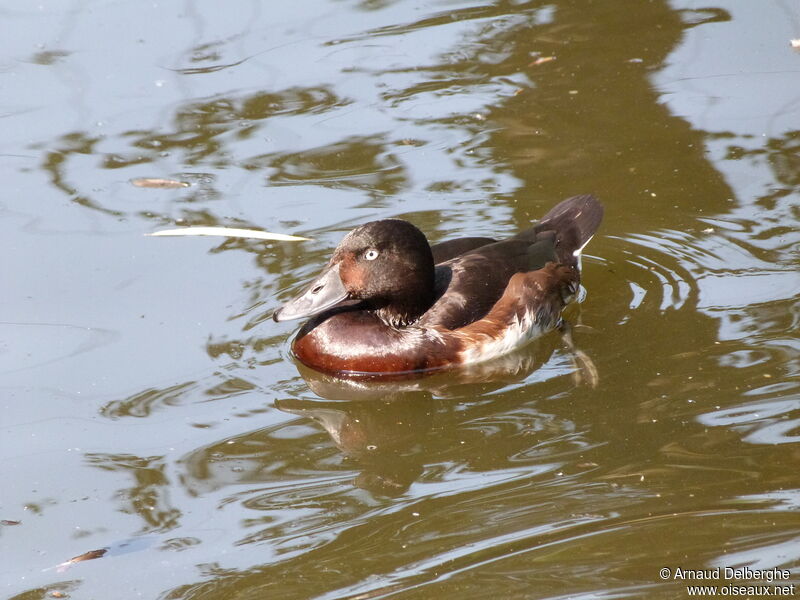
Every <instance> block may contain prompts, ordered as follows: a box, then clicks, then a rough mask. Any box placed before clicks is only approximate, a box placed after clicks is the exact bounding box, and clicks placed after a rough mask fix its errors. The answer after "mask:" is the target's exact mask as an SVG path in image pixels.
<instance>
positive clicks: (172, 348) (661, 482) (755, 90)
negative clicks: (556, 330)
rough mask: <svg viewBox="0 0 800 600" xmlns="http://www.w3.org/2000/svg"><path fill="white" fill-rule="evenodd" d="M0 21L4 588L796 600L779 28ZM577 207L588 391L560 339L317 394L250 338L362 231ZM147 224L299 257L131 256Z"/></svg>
mask: <svg viewBox="0 0 800 600" xmlns="http://www.w3.org/2000/svg"><path fill="white" fill-rule="evenodd" d="M0 11H1V12H2V19H3V22H4V23H5V24H6V27H5V28H4V34H3V36H2V41H0V48H2V52H1V53H0V85H1V86H2V89H3V90H4V93H3V94H2V95H1V96H2V100H0V115H1V116H2V124H3V136H2V141H0V155H2V160H0V170H2V176H3V181H4V183H5V185H4V193H3V194H2V195H0V228H2V238H3V240H4V241H3V244H2V248H3V249H4V252H3V254H4V257H5V260H3V261H2V267H0V273H1V277H2V282H3V289H4V290H5V293H4V294H3V296H2V307H3V311H2V317H0V318H1V319H2V322H0V386H1V388H2V392H3V393H2V401H0V410H2V414H3V417H2V420H0V431H1V433H0V465H2V466H0V469H2V474H3V486H2V488H0V489H1V490H2V491H0V519H3V520H4V524H3V525H0V554H1V555H2V566H1V567H0V589H2V592H3V595H4V596H5V597H9V598H14V599H25V600H28V599H32V598H49V597H55V596H54V595H53V594H54V593H57V594H64V595H65V596H69V597H75V598H93V597H109V596H115V597H118V596H120V595H121V596H124V597H137V596H139V597H144V598H164V599H167V598H169V599H173V598H174V599H177V598H182V599H183V598H185V599H199V598H207V599H211V598H226V599H228V598H238V597H242V598H244V597H247V598H250V597H275V598H298V599H300V598H303V599H305V598H317V599H333V598H386V597H392V598H409V599H410V598H420V599H423V598H425V599H427V598H432V597H436V598H454V599H455V598H458V599H459V600H461V599H464V598H485V597H486V595H487V594H492V595H494V596H497V597H501V598H561V597H571V598H622V597H625V598H629V597H643V598H653V597H656V598H684V597H687V596H688V592H687V590H686V586H687V585H693V584H702V583H705V582H704V581H702V580H698V579H697V578H694V579H692V578H689V579H688V580H686V579H680V578H677V579H676V577H675V573H676V569H677V568H683V569H712V570H713V569H715V568H717V567H720V568H724V567H745V566H746V567H748V568H751V569H786V570H788V572H789V573H788V580H776V581H774V582H772V583H770V585H784V584H786V585H789V584H792V583H794V584H798V583H800V564H799V561H800V519H798V508H799V507H800V476H798V472H800V470H798V464H799V463H800V444H798V442H799V441H800V392H798V387H800V385H799V384H798V381H800V378H798V374H799V373H800V343H798V336H797V330H798V322H799V321H800V311H799V310H798V303H797V295H798V290H800V269H798V267H799V266H800V258H799V257H798V250H797V249H798V241H800V233H798V232H799V231H800V228H798V222H800V179H798V176H797V173H798V167H799V166H800V163H798V150H799V149H800V134H799V133H798V126H797V123H798V122H799V121H798V117H799V116H800V115H799V114H798V113H800V100H798V94H797V85H796V79H797V72H798V68H799V67H798V64H800V63H798V61H800V54H798V53H797V52H796V51H793V50H792V49H791V47H790V44H789V40H790V39H792V38H800V10H798V7H797V6H796V4H794V3H791V2H777V1H776V2H772V3H753V2H745V1H744V0H737V1H733V0H729V1H726V2H721V3H717V4H716V5H714V6H707V5H697V4H696V3H693V2H689V1H688V0H680V1H679V0H675V1H674V2H672V3H666V2H641V3H637V4H636V5H635V8H633V7H623V6H622V5H621V4H619V3H608V2H607V3H582V2H570V1H561V0H559V1H557V2H555V3H552V4H543V3H535V2H533V3H531V2H524V1H522V2H500V3H494V4H487V3H483V4H482V3H480V2H436V3H426V2H418V1H408V2H395V3H392V2H386V1H383V2H381V1H370V0H365V1H362V2H344V3H343V2H331V1H330V0H314V1H313V2H306V3H303V4H302V5H300V4H298V5H292V4H285V3H284V4H280V3H269V4H268V3H263V2H255V1H251V2H241V3H236V4H235V6H234V8H231V7H229V6H225V7H223V5H222V4H219V3H213V2H193V3H185V4H169V3H146V4H143V3H141V2H131V1H124V0H123V1H121V2H100V1H95V2H92V1H83V2H73V3H69V4H67V3H62V2H42V3H35V4H30V3H24V2H14V1H12V2H6V3H5V5H4V6H3V7H2V8H0ZM138 177H165V178H172V179H177V180H181V181H186V182H189V183H191V186H190V187H187V188H180V189H147V188H138V187H135V186H134V185H132V184H131V183H130V181H131V180H132V179H134V178H138ZM585 192H594V193H597V194H598V195H599V196H600V197H601V199H602V201H603V202H604V204H605V206H606V217H605V221H604V223H603V225H602V226H601V230H600V232H599V234H598V236H596V238H595V239H594V240H593V241H592V242H591V244H590V245H589V246H588V247H587V250H586V257H585V259H584V285H585V287H586V297H585V300H584V302H583V303H582V304H581V305H580V307H573V308H571V309H570V311H569V313H568V316H569V318H570V319H571V320H572V321H576V322H580V323H582V324H583V325H585V326H586V327H584V328H582V329H580V330H579V331H578V333H576V341H577V343H578V345H579V347H580V349H581V350H582V351H583V352H585V353H586V354H588V355H589V356H591V357H592V359H593V361H594V363H595V364H596V366H597V369H598V372H599V377H600V381H599V385H598V387H597V388H596V389H592V388H591V387H589V386H587V385H576V383H575V381H574V379H573V371H574V369H573V365H572V363H571V360H570V358H569V355H568V353H567V352H566V351H565V350H564V348H563V347H562V346H561V344H560V342H559V340H558V338H557V336H546V337H545V338H543V339H541V340H539V341H538V342H536V343H534V344H532V345H531V346H530V347H528V348H526V349H524V350H523V351H521V352H519V353H517V354H515V355H513V356H511V357H509V358H507V359H506V360H504V361H500V362H499V363H494V364H492V365H487V366H484V367H481V368H480V369H478V370H474V371H471V372H469V373H462V374H460V376H459V377H453V376H439V377H434V378H431V379H426V380H423V381H421V382H414V383H413V384H411V383H409V384H407V385H391V386H390V385H384V386H371V387H369V386H360V387H355V386H352V385H350V386H348V385H344V384H341V383H339V382H336V381H333V380H330V379H329V378H320V377H318V376H314V374H313V373H309V372H307V371H305V370H299V369H298V367H297V366H296V365H295V364H294V363H293V362H292V361H291V358H290V357H289V353H288V349H289V341H290V339H291V336H292V334H293V333H294V331H295V329H296V324H294V323H280V324H276V323H273V322H272V321H270V320H269V316H270V314H271V311H272V310H273V309H274V308H275V307H277V306H278V305H280V304H281V303H282V302H283V301H285V300H286V299H288V298H289V297H291V296H292V294H293V293H295V292H296V291H297V290H299V289H301V287H302V286H303V285H304V283H306V282H307V281H308V280H309V279H310V278H311V277H313V276H314V274H315V273H317V272H318V271H319V269H320V268H321V266H322V265H323V264H324V262H325V261H326V260H327V257H328V255H329V253H330V251H331V249H332V248H333V247H334V246H335V245H336V243H338V241H339V239H341V237H342V236H343V235H344V233H345V232H347V231H348V230H349V229H351V228H352V227H353V226H355V225H356V224H359V223H362V222H364V221H366V220H371V219H374V218H381V217H403V218H408V219H410V220H412V221H413V222H414V223H416V224H417V225H419V226H420V227H421V228H422V229H423V231H425V232H426V233H427V234H428V235H429V237H430V238H431V239H432V240H433V241H440V240H444V239H448V238H450V237H454V236H457V235H489V236H500V235H506V234H512V233H513V232H515V231H517V230H518V229H520V228H522V227H525V226H526V225H527V224H528V223H529V222H530V220H531V219H535V218H536V217H538V216H541V215H542V214H544V212H546V210H547V209H548V208H549V207H550V206H552V205H553V204H554V203H555V202H557V201H558V200H560V199H562V198H564V197H567V196H570V195H574V194H578V193H585ZM176 224H178V225H189V224H191V225H222V226H234V227H257V228H263V229H266V230H270V231H278V232H282V233H293V234H298V235H303V236H307V237H310V238H313V241H311V242H302V243H296V244H289V243H266V242H258V241H252V240H250V241H247V240H245V241H241V240H232V241H221V240H219V239H213V238H175V239H160V238H149V237H145V236H144V235H143V234H145V233H149V232H152V231H154V230H157V229H161V228H164V227H171V226H175V225H176ZM100 550H105V552H97V553H95V554H96V555H100V556H99V557H97V558H90V559H88V560H82V561H79V562H75V563H74V564H71V565H66V566H61V567H59V566H58V565H61V564H62V563H64V562H65V561H68V560H69V559H71V558H73V557H81V556H84V555H87V553H91V552H92V551H100ZM662 568H668V569H670V573H669V574H668V576H667V578H666V579H662V577H661V575H660V569H662ZM780 573H783V571H780ZM709 583H711V584H716V585H719V586H720V587H721V586H722V585H724V584H736V585H756V584H757V583H758V578H756V577H751V576H749V575H747V574H745V575H744V576H743V577H737V578H733V579H728V580H724V579H722V580H719V581H710V582H709ZM792 593H793V594H794V595H797V592H792ZM57 594H56V595H57ZM729 595H730V594H729ZM753 595H756V594H754V593H751V596H753Z"/></svg>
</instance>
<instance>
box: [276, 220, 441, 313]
mask: <svg viewBox="0 0 800 600" xmlns="http://www.w3.org/2000/svg"><path fill="white" fill-rule="evenodd" d="M433 301H434V264H433V255H432V254H431V248H430V245H429V244H428V240H427V239H426V238H425V235H424V234H423V233H422V232H421V231H420V230H419V229H417V228H416V227H415V226H414V225H412V224H411V223H409V222H408V221H403V220H400V219H384V220H381V221H372V222H370V223H366V224H364V225H361V226H360V227H357V228H356V229H354V230H353V231H351V232H350V233H348V234H347V235H346V236H345V238H344V239H343V240H342V242H341V243H340V244H339V246H338V247H337V248H336V250H335V251H334V253H333V256H332V257H331V259H330V261H329V262H328V265H327V266H326V267H325V269H324V270H323V271H322V273H320V275H319V276H318V277H317V278H316V279H315V280H314V281H313V282H312V283H311V285H310V286H309V287H308V289H307V290H306V291H305V292H303V293H302V294H301V295H299V296H297V297H296V298H294V299H293V300H290V301H289V302H287V303H286V304H285V305H284V306H283V307H281V308H280V309H278V310H277V311H275V314H274V315H273V318H274V319H275V320H276V321H288V320H290V319H301V318H305V317H313V316H315V315H318V314H320V313H322V312H325V311H327V310H330V309H333V308H337V307H340V306H343V305H345V304H347V303H350V304H355V303H358V306H359V308H360V309H363V310H372V311H375V312H376V314H378V315H379V316H380V317H381V319H383V321H385V322H386V323H388V324H390V325H393V326H399V327H402V326H405V325H408V324H409V323H412V322H414V321H415V320H417V319H418V318H419V317H420V316H421V315H422V314H423V313H424V312H425V311H426V310H428V308H430V306H431V305H432V304H433Z"/></svg>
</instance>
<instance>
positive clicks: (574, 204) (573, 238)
mask: <svg viewBox="0 0 800 600" xmlns="http://www.w3.org/2000/svg"><path fill="white" fill-rule="evenodd" d="M602 220H603V205H602V204H600V202H599V201H598V200H597V198H596V197H595V196H594V195H592V194H583V195H581V196H573V197H572V198H567V199H566V200H564V201H563V202H559V203H558V204H556V205H555V206H554V207H553V208H552V209H550V211H549V212H548V213H547V214H546V215H545V216H543V217H542V219H541V220H540V221H539V222H538V223H537V224H536V225H535V226H534V227H533V230H532V231H533V232H534V235H535V236H536V237H538V236H539V234H541V233H544V232H546V231H553V232H554V233H555V234H556V247H555V251H556V256H558V259H559V262H561V263H564V264H575V263H577V264H580V254H581V251H582V250H583V249H584V248H585V247H586V244H588V243H589V240H591V239H592V237H593V236H594V234H595V232H596V231H597V228H598V227H599V226H600V221H602Z"/></svg>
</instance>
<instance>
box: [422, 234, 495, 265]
mask: <svg viewBox="0 0 800 600" xmlns="http://www.w3.org/2000/svg"><path fill="white" fill-rule="evenodd" d="M496 241H497V240H493V239H492V238H487V237H465V238H458V239H456V240H447V241H446V242H440V243H438V244H433V245H432V246H431V252H432V253H433V264H435V265H438V264H440V263H443V262H445V261H448V260H452V259H454V258H455V257H457V256H461V255H462V254H464V253H466V252H469V251H471V250H475V249H476V248H481V247H482V246H487V245H488V244H494V243H495V242H496Z"/></svg>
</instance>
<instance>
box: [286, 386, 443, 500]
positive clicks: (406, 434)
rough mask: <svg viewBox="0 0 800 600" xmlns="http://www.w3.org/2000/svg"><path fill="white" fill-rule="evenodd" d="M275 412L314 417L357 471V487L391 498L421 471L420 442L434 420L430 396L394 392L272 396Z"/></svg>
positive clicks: (411, 481) (410, 482)
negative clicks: (322, 398)
mask: <svg viewBox="0 0 800 600" xmlns="http://www.w3.org/2000/svg"><path fill="white" fill-rule="evenodd" d="M275 406H276V407H277V408H279V409H280V410H282V411H284V412H288V413H292V414H296V415H300V416H304V417H308V418H311V419H314V420H315V421H316V422H317V423H319V424H320V425H322V427H323V428H324V429H325V431H327V432H328V434H329V435H330V436H331V439H333V442H334V443H335V444H336V446H337V447H338V448H339V449H340V450H341V451H342V453H344V455H345V457H346V458H347V459H348V460H352V461H354V462H357V464H358V465H359V468H360V469H361V473H360V474H359V475H358V476H357V477H356V480H355V484H356V486H358V487H360V488H363V489H366V490H368V491H370V492H372V493H373V494H377V495H382V496H396V495H399V494H402V493H403V492H405V491H406V490H407V489H408V487H409V486H410V485H411V484H412V483H413V482H414V480H416V479H417V477H419V475H420V473H422V456H423V453H422V452H421V446H422V443H423V441H424V439H425V437H426V435H427V433H428V431H429V430H430V429H431V426H432V424H433V413H434V408H433V407H434V405H433V403H431V401H430V397H429V395H427V394H426V395H419V394H413V393H403V392H399V393H398V395H397V396H396V397H392V396H391V395H390V396H387V397H386V398H384V399H381V400H378V401H369V400H356V401H349V402H319V401H314V400H294V399H291V400H277V401H276V402H275Z"/></svg>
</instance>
